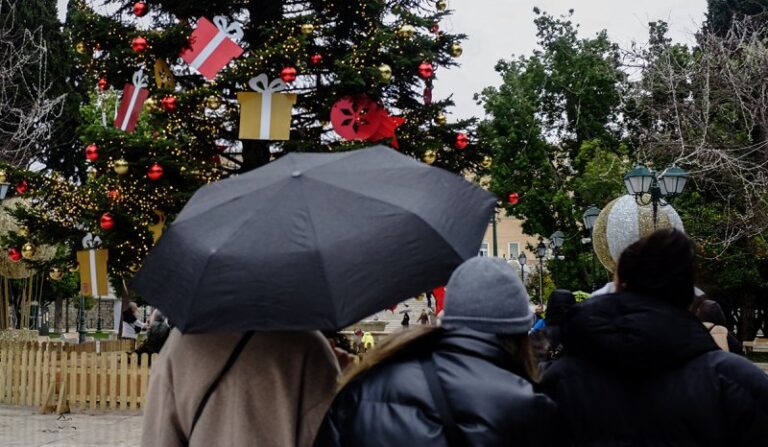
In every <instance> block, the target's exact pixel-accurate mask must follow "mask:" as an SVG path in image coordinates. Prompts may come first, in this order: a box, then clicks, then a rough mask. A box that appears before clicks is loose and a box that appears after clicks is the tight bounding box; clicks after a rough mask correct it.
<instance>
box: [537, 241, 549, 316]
mask: <svg viewBox="0 0 768 447" xmlns="http://www.w3.org/2000/svg"><path fill="white" fill-rule="evenodd" d="M546 256H547V246H546V245H544V241H543V240H542V239H539V245H537V246H536V257H537V258H538V259H539V304H541V305H542V306H544V258H545V257H546Z"/></svg>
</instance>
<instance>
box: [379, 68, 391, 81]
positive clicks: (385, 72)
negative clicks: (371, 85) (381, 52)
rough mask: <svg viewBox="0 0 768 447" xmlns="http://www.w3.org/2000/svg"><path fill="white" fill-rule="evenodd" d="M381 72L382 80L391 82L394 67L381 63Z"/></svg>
mask: <svg viewBox="0 0 768 447" xmlns="http://www.w3.org/2000/svg"><path fill="white" fill-rule="evenodd" d="M379 74H380V75H381V80H382V81H384V82H389V81H391V80H392V67H390V66H389V65H387V64H381V65H379Z"/></svg>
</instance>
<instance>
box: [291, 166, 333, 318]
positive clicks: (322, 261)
mask: <svg viewBox="0 0 768 447" xmlns="http://www.w3.org/2000/svg"><path fill="white" fill-rule="evenodd" d="M300 180H301V189H302V190H304V194H303V196H304V198H305V200H304V206H305V207H306V210H307V217H308V218H309V227H310V228H311V229H312V236H313V237H314V238H315V247H316V248H317V255H318V256H319V257H320V267H321V268H322V270H323V271H322V277H323V280H324V281H325V287H326V290H327V291H328V296H329V297H330V298H331V300H330V301H331V305H332V306H333V316H334V319H335V320H337V319H338V309H337V308H336V301H335V300H334V299H333V296H334V295H333V290H331V283H330V282H329V281H328V274H327V271H326V268H325V257H324V256H323V251H322V250H320V239H319V238H318V236H317V229H316V228H315V220H314V219H313V218H312V208H311V207H310V205H309V201H307V200H306V197H307V196H306V186H307V184H306V181H304V178H301V179H300Z"/></svg>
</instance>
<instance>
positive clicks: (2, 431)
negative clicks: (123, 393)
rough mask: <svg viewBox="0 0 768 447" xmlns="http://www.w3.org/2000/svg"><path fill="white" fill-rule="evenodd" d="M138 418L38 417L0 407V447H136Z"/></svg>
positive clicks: (31, 411) (22, 409) (113, 415)
mask: <svg viewBox="0 0 768 447" xmlns="http://www.w3.org/2000/svg"><path fill="white" fill-rule="evenodd" d="M140 439H141V416H135V415H125V414H119V413H111V414H99V415H96V416H89V415H87V414H65V415H64V416H62V417H59V416H57V415H55V414H53V415H51V414H38V411H37V409H35V408H27V407H10V406H5V405H0V446H3V447H22V446H23V447H39V446H45V447H74V446H77V447H96V446H109V447H129V446H130V447H138V446H139V440H140Z"/></svg>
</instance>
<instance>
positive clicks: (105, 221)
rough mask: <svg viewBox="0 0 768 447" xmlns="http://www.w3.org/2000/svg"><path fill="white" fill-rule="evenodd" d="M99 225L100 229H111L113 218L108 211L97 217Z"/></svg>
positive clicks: (113, 222)
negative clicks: (99, 217)
mask: <svg viewBox="0 0 768 447" xmlns="http://www.w3.org/2000/svg"><path fill="white" fill-rule="evenodd" d="M99 226H100V227H101V229H102V230H111V229H112V227H114V226H115V218H114V217H112V215H111V214H109V213H104V214H102V215H101V219H99Z"/></svg>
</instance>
